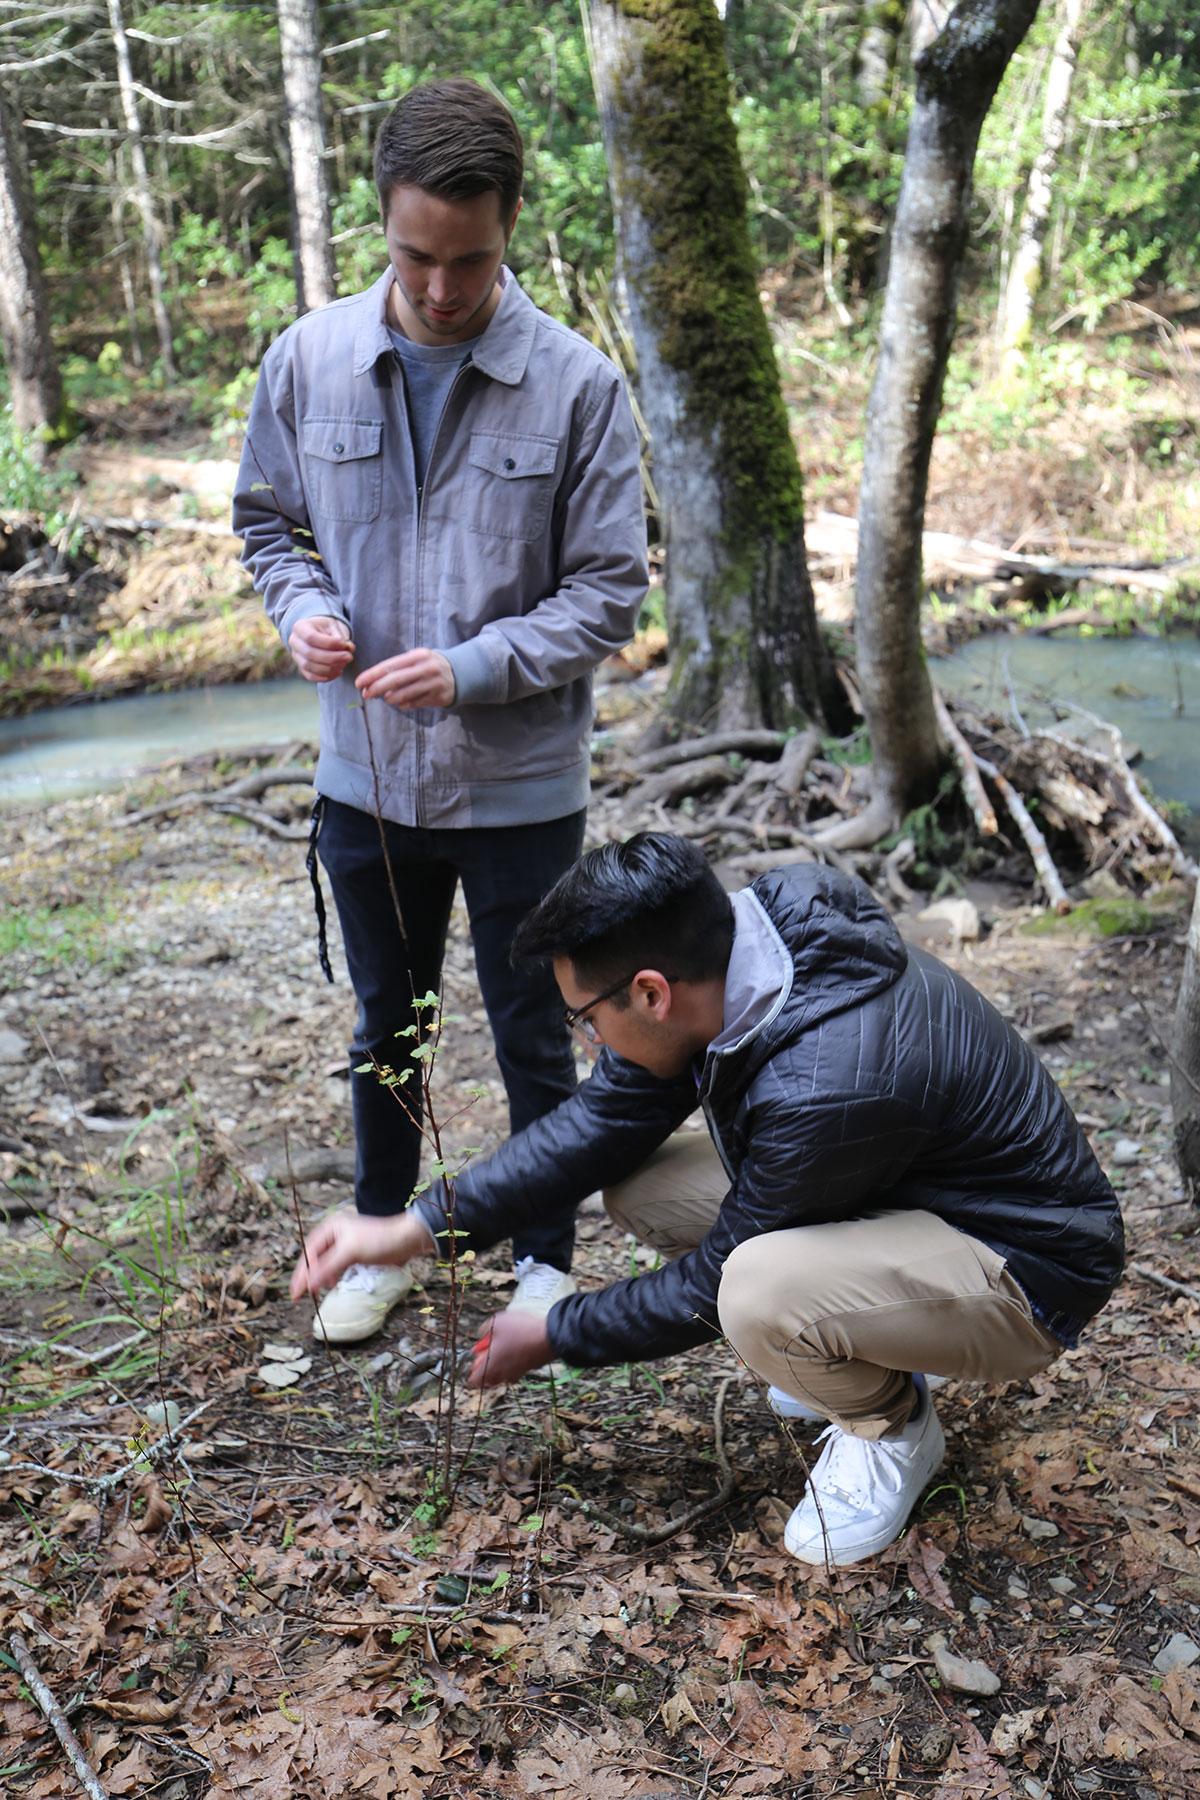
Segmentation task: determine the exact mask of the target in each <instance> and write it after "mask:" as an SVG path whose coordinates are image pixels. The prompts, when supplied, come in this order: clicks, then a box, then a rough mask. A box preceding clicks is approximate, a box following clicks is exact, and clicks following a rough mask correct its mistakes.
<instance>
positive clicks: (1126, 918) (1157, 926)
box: [1021, 894, 1174, 938]
mask: <svg viewBox="0 0 1200 1800" xmlns="http://www.w3.org/2000/svg"><path fill="white" fill-rule="evenodd" d="M1173 916H1174V907H1173V906H1171V905H1167V906H1164V905H1161V904H1159V905H1150V904H1148V903H1147V902H1146V901H1144V900H1132V899H1128V900H1127V899H1125V898H1124V896H1118V895H1115V894H1114V895H1108V894H1105V895H1101V896H1097V897H1096V898H1095V899H1092V900H1082V901H1081V902H1080V903H1079V905H1078V906H1077V907H1075V908H1074V909H1073V911H1071V912H1069V913H1061V914H1060V913H1052V912H1046V913H1039V914H1038V916H1037V918H1036V919H1027V920H1026V922H1025V923H1024V924H1023V925H1022V926H1021V930H1022V932H1023V933H1024V935H1025V936H1026V937H1062V936H1070V937H1096V938H1115V937H1148V936H1150V935H1151V934H1152V933H1153V932H1156V931H1162V930H1164V929H1165V927H1166V926H1167V925H1169V924H1170V923H1171V922H1172V919H1173Z"/></svg>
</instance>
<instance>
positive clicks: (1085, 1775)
mask: <svg viewBox="0 0 1200 1800" xmlns="http://www.w3.org/2000/svg"><path fill="white" fill-rule="evenodd" d="M1071 1779H1072V1781H1073V1782H1074V1783H1075V1791H1076V1793H1079V1794H1095V1793H1097V1792H1098V1791H1099V1789H1100V1788H1101V1787H1102V1786H1103V1785H1104V1784H1103V1780H1102V1778H1101V1776H1099V1775H1092V1774H1091V1773H1090V1772H1089V1771H1088V1770H1087V1769H1081V1770H1080V1771H1079V1773H1078V1774H1076V1773H1075V1772H1074V1770H1072V1772H1071Z"/></svg>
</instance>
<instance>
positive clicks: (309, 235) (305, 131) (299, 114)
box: [277, 0, 337, 313]
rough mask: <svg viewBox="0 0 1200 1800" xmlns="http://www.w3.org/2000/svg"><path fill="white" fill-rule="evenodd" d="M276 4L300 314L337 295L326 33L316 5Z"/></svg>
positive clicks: (309, 0)
mask: <svg viewBox="0 0 1200 1800" xmlns="http://www.w3.org/2000/svg"><path fill="white" fill-rule="evenodd" d="M277 4H278V7H279V55H280V60H281V62H282V64H283V96H284V102H285V105H286V108H287V126H288V153H289V158H290V162H291V173H292V205H293V212H294V217H295V223H296V243H295V258H296V310H297V312H302V313H304V312H311V311H312V310H313V308H314V307H318V306H328V305H329V302H330V301H331V300H332V299H333V298H334V297H335V295H336V293H337V286H336V281H335V274H334V266H333V246H332V244H331V242H330V239H331V238H332V236H333V222H332V217H331V214H330V210H329V178H328V175H327V172H326V167H325V125H324V120H323V118H322V114H321V30H320V21H319V19H318V17H317V0H277Z"/></svg>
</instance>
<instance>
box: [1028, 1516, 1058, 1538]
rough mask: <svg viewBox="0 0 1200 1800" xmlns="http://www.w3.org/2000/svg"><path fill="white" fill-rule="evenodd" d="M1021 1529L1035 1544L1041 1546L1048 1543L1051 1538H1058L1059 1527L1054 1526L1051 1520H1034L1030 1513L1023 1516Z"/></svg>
mask: <svg viewBox="0 0 1200 1800" xmlns="http://www.w3.org/2000/svg"><path fill="white" fill-rule="evenodd" d="M1021 1529H1022V1531H1023V1532H1024V1533H1025V1535H1026V1537H1030V1538H1032V1539H1033V1541H1034V1543H1035V1544H1040V1543H1042V1542H1045V1541H1048V1540H1049V1539H1050V1538H1056V1537H1057V1536H1058V1526H1057V1525H1054V1524H1052V1523H1051V1521H1050V1520H1049V1519H1035V1518H1032V1517H1031V1516H1030V1515H1029V1514H1028V1513H1024V1514H1022V1517H1021Z"/></svg>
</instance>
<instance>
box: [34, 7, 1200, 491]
mask: <svg viewBox="0 0 1200 1800" xmlns="http://www.w3.org/2000/svg"><path fill="white" fill-rule="evenodd" d="M724 10H725V34H726V43H727V48H728V55H729V62H730V67H731V72H732V78H733V90H734V114H735V118H736V123H737V129H738V141H739V145H740V148H741V152H742V157H743V161H744V164H745V168H746V173H747V178H748V181H749V186H750V226H751V231H752V234H753V241H754V245H755V250H756V254H757V256H758V259H759V262H760V264H761V266H762V268H763V270H764V272H765V271H770V279H769V283H768V285H769V286H770V288H771V290H772V291H773V292H775V293H777V294H780V295H782V296H784V297H785V298H786V299H787V300H790V301H791V303H792V304H793V305H794V306H795V307H796V308H797V309H798V310H800V311H801V312H802V314H803V315H804V317H805V318H806V319H808V320H812V319H813V318H814V316H816V315H821V314H828V324H829V326H830V333H829V335H830V336H831V337H832V338H833V339H834V340H835V342H834V345H833V347H832V348H833V353H834V354H835V355H836V356H838V357H839V358H840V357H841V356H843V355H845V356H855V355H857V356H862V355H864V354H865V353H866V352H867V346H868V345H869V343H870V336H869V327H870V321H871V315H872V309H873V307H874V306H875V305H876V302H877V297H878V294H879V291H880V288H881V283H882V277H883V273H884V270H885V267H886V260H887V227H888V221H889V219H890V217H891V214H892V211H893V208H894V204H895V199H896V195H897V192H898V187H899V178H900V169H901V164H902V157H903V148H904V140H905V132H906V127H907V122H908V112H909V107H910V96H911V90H912V82H911V74H910V69H909V50H910V40H909V36H908V33H907V30H906V21H905V19H904V16H903V8H902V7H900V6H899V5H889V4H887V3H886V0H885V3H882V4H876V3H875V0H866V3H864V4H861V5H849V4H846V5H840V4H834V5H820V6H818V5H815V4H812V5H809V4H805V3H803V0H801V3H800V4H798V5H786V4H783V0H758V3H751V4H746V3H745V0H729V4H728V5H727V6H726V8H725V9H724ZM317 11H318V13H319V19H320V30H321V36H322V48H321V52H320V54H321V78H322V92H323V97H324V112H325V126H326V131H327V137H328V158H327V174H328V182H329V188H330V194H331V202H332V216H333V227H334V231H333V251H334V256H335V259H336V291H337V292H339V293H350V292H353V291H355V290H356V289H358V288H360V287H362V286H363V285H365V284H366V283H367V282H368V281H369V280H370V279H371V278H372V277H373V276H374V275H375V274H376V273H377V271H378V268H379V262H380V247H379V240H378V236H377V229H376V227H377V214H378V203H377V199H376V195H375V191H374V187H373V184H372V181H371V175H370V156H371V143H372V139H373V134H374V131H375V129H376V127H377V125H378V123H379V120H380V117H381V115H382V113H383V112H384V111H385V110H386V108H387V106H388V105H389V102H390V99H391V98H392V97H394V96H395V95H396V94H398V93H399V92H401V91H402V90H403V89H404V88H405V87H407V86H409V85H410V84H411V83H413V82H414V81H418V80H420V79H422V78H426V77H430V76H433V75H438V74H445V73H447V72H463V73H468V74H470V75H472V76H474V77H476V78H477V79H479V80H482V81H484V82H486V83H488V84H490V85H492V86H494V87H495V89H496V90H497V91H498V92H499V93H500V94H502V95H503V96H504V98H505V100H506V101H507V102H508V103H509V104H510V106H511V107H512V108H513V110H514V112H515V114H516V116H517V118H518V120H519V122H520V124H521V127H522V130H523V132H524V134H525V138H526V142H527V144H528V145H529V149H530V154H529V162H528V179H527V187H526V192H527V202H526V210H525V214H524V217H523V219H522V222H521V227H520V230H519V233H518V236H517V238H516V240H515V243H514V246H513V260H514V264H515V266H516V268H517V271H518V273H519V274H520V275H521V278H522V280H523V281H524V282H525V283H526V285H527V286H528V288H529V290H530V292H531V293H532V294H533V295H534V297H535V298H536V299H537V301H538V303H539V304H541V305H543V306H545V307H547V308H548V309H549V310H550V311H552V312H554V313H556V314H557V315H558V316H560V317H562V318H563V319H565V320H566V321H567V322H569V323H571V324H573V325H577V326H579V327H581V328H582V329H584V330H585V331H586V330H595V329H596V326H595V324H594V311H595V308H596V305H597V301H598V298H599V296H600V295H601V294H602V293H603V291H604V289H605V287H606V285H607V283H608V282H609V281H610V280H611V277H612V272H613V257H614V247H613V234H612V214H611V206H610V202H609V195H608V185H607V176H606V166H605V158H604V152H603V147H602V143H601V138H600V132H599V127H598V120H597V114H596V104H595V100H594V97H593V93H592V85H591V79H590V76H589V72H588V63H587V56H586V50H585V44H584V35H583V25H582V21H581V14H580V9H579V8H578V6H576V5H574V4H572V3H570V0H543V3H541V4H530V3H526V0H506V4H505V5H503V6H502V7H501V6H497V5H495V4H494V3H493V0H442V3H440V4H437V5H426V4H424V3H423V0H410V3H408V4H405V5H404V6H400V7H396V6H371V5H363V4H358V3H350V0H346V3H341V0H332V3H328V0H323V3H322V4H321V5H320V6H319V8H318V9H317ZM1074 11H1075V14H1076V17H1077V19H1078V18H1079V15H1080V14H1083V17H1082V19H1081V21H1080V23H1079V25H1078V27H1077V36H1078V38H1079V54H1078V66H1077V73H1076V78H1075V85H1074V91H1073V93H1072V96H1071V100H1070V111H1069V117H1068V119H1067V123H1066V131H1065V135H1064V140H1063V143H1062V147H1061V150H1060V151H1059V152H1058V154H1057V157H1056V160H1055V166H1054V169H1053V173H1052V190H1053V191H1052V198H1051V209H1050V215H1049V219H1048V223H1047V228H1046V252H1045V269H1044V280H1043V283H1042V289H1041V293H1040V295H1039V300H1038V323H1037V330H1036V333H1035V337H1036V344H1037V361H1036V363H1035V365H1034V367H1033V369H1032V370H1031V372H1030V391H1031V393H1036V392H1039V391H1040V392H1043V393H1044V392H1045V391H1046V388H1047V386H1049V387H1051V388H1053V387H1057V386H1065V387H1070V386H1072V385H1086V382H1087V375H1086V368H1085V366H1081V362H1080V359H1079V357H1078V355H1077V354H1073V353H1072V345H1073V344H1074V343H1076V342H1077V340H1078V336H1079V328H1080V327H1085V328H1090V327H1094V326H1096V325H1097V324H1098V323H1099V322H1100V321H1101V320H1102V319H1104V317H1105V314H1106V311H1107V310H1108V309H1110V308H1112V307H1113V306H1114V304H1115V303H1117V302H1121V301H1125V300H1130V299H1136V298H1137V297H1138V295H1139V293H1141V292H1143V291H1145V290H1152V291H1161V290H1164V289H1174V290H1183V291H1186V290H1187V289H1188V288H1189V287H1191V286H1192V285H1194V284H1195V282H1196V281H1197V279H1198V278H1200V149H1198V148H1197V144H1198V138H1200V133H1198V129H1197V127H1198V124H1200V24H1197V22H1196V21H1195V20H1194V19H1192V18H1191V17H1189V15H1188V9H1186V8H1184V7H1181V6H1178V5H1172V4H1171V3H1170V0H1137V4H1135V5H1133V6H1128V7H1125V6H1122V7H1116V6H1105V5H1100V4H1095V0H1093V3H1092V4H1091V5H1090V6H1088V7H1087V9H1086V11H1085V9H1084V8H1083V7H1082V6H1081V5H1080V4H1079V3H1078V0H1075V6H1074ZM916 12H917V16H916V28H917V30H918V32H920V31H921V30H922V29H926V30H930V29H932V28H933V27H935V26H936V24H937V22H938V19H939V17H943V16H944V10H943V12H942V13H941V14H939V13H938V0H929V5H928V6H927V7H926V6H923V5H922V6H918V8H917V9H916ZM926 14H928V24H927V25H926V24H925V23H924V15H926ZM1061 23H1062V21H1061V18H1060V14H1059V9H1058V8H1056V7H1053V6H1049V7H1043V8H1042V9H1041V12H1040V15H1039V17H1038V19H1037V20H1036V21H1035V23H1034V26H1033V28H1032V30H1031V32H1030V33H1029V36H1028V38H1027V39H1026V41H1025V43H1024V44H1023V45H1022V47H1021V49H1020V50H1019V52H1018V54H1017V55H1016V57H1015V58H1014V59H1013V62H1012V64H1011V66H1010V67H1009V69H1008V71H1007V73H1006V75H1005V78H1004V80H1003V83H1002V85H1001V88H1000V92H999V94H998V96H997V99H996V101H995V104H994V106H993V107H992V110H991V113H990V115H989V117H988V118H987V120H986V122H985V125H984V129H983V137H982V142H981V146H980V152H979V160H978V166H977V171H976V178H975V193H974V201H973V208H972V216H971V249H970V258H969V265H968V271H967V282H966V287H965V300H966V311H967V316H968V321H969V325H970V328H971V331H972V334H973V335H974V336H976V337H983V336H984V335H985V334H987V333H988V331H989V328H990V326H991V324H992V322H993V320H994V317H995V314H996V310H997V305H998V301H999V296H1001V295H1002V293H1003V290H1004V285H1005V281H1006V277H1007V274H1008V271H1009V268H1010V266H1011V262H1012V258H1013V254H1014V250H1015V247H1016V241H1017V231H1018V226H1019V223H1020V202H1021V196H1022V194H1023V192H1024V187H1025V182H1026V179H1027V177H1028V173H1029V170H1030V168H1031V166H1032V164H1033V163H1034V160H1035V158H1036V157H1037V155H1038V152H1039V149H1040V148H1041V138H1042V130H1043V123H1042V95H1043V91H1044V88H1045V82H1046V76H1047V70H1048V66H1049V62H1050V58H1051V52H1052V49H1053V45H1054V42H1055V39H1056V36H1057V34H1058V32H1059V30H1060V28H1061ZM124 25H125V30H126V33H127V37H128V52H129V57H130V61H131V66H132V76H133V80H134V83H135V89H134V92H135V103H136V107H137V110H138V113H139V115H140V132H141V138H142V143H143V154H144V158H145V163H146V168H147V173H148V180H149V188H150V193H151V196H152V199H153V205H154V208H155V210H156V213H157V218H158V226H159V230H160V232H161V240H162V249H161V257H162V272H163V293H164V300H165V304H166V308H167V312H168V316H169V318H170V323H171V344H170V350H171V356H172V358H173V361H174V363H175V365H176V368H177V371H178V375H179V377H180V379H181V380H182V382H183V383H184V384H185V385H186V388H187V392H188V395H189V398H190V401H191V404H192V406H193V408H194V409H195V411H196V413H197V415H198V416H201V417H210V418H212V419H213V420H215V421H219V420H221V419H223V418H233V419H236V418H237V416H238V414H239V411H240V408H241V405H242V402H243V401H244V399H245V392H246V389H247V388H248V386H249V384H250V383H251V381H252V380H253V373H254V369H255V366H256V363H257V359H258V357H259V356H260V354H261V352H262V350H263V349H264V347H265V345H266V344H267V343H268V342H269V341H270V339H271V338H272V337H273V336H275V335H276V334H277V333H278V332H279V331H280V330H281V329H282V328H283V326H284V325H286V324H287V323H288V321H289V320H290V319H291V318H292V317H294V315H295V309H296V286H295V276H294V264H293V253H292V249H291V239H292V235H293V234H292V204H293V202H292V195H291V189H290V187H289V181H288V161H289V157H288V143H287V126H286V118H285V111H284V107H283V104H282V85H283V77H282V70H281V61H280V43H279V29H278V22H277V11H276V7H275V5H274V4H273V3H272V0H260V3H245V4H238V3H236V0H219V3H215V4H206V3H205V0H188V4H186V5H171V4H166V5H156V6H149V5H141V4H134V3H131V0H125V5H124ZM0 58H2V62H0V80H2V82H3V84H4V89H5V93H6V96H7V101H8V105H9V107H10V109H12V110H13V112H14V114H15V115H16V116H19V117H20V118H22V119H23V120H24V139H25V144H26V148H27V153H28V160H29V169H30V176H31V180H32V192H33V201H34V212H35V217H36V224H37V235H38V242H39V246H40V251H41V258H42V266H43V268H44V271H45V275H46V281H47V286H48V290H49V295H50V306H51V316H52V321H53V326H54V332H55V341H56V344H57V347H58V352H59V356H60V358H61V363H62V369H63V375H64V379H65V384H66V394H67V399H68V402H69V403H74V404H75V405H76V406H78V407H83V408H85V409H86V407H87V406H88V405H89V403H95V402H98V401H101V400H104V399H109V400H120V399H123V398H125V397H127V396H128V393H129V391H130V386H131V383H133V382H135V381H136V380H138V379H142V378H144V379H146V380H148V381H157V382H160V383H163V382H165V381H166V380H167V374H168V372H167V371H166V370H165V369H164V366H163V365H164V354H163V351H162V350H161V349H160V348H159V346H158V345H157V343H156V339H155V332H154V325H153V321H152V318H151V315H150V306H149V295H150V284H149V281H148V277H147V270H146V265H145V247H144V245H145V233H144V230H143V224H142V220H141V217H140V215H139V212H138V197H139V193H138V182H137V179H136V175H135V171H134V169H133V167H132V159H131V148H130V134H129V129H128V124H127V120H126V117H125V116H124V114H123V110H122V100H121V93H120V88H119V84H118V78H117V67H116V58H115V53H114V46H113V37H112V29H111V20H110V17H109V10H108V8H107V7H106V6H104V5H101V4H99V3H98V0H97V3H95V4H88V3H87V0H68V3H66V4H61V5H51V6H46V5H39V4H35V3H34V0H29V3H28V4H25V3H24V0H8V3H6V4H5V5H4V6H3V7H0ZM835 324H836V330H834V329H833V327H834V325H835ZM864 333H865V334H866V335H863V334H864ZM106 346H116V349H112V348H108V349H106ZM1167 435H1168V436H1169V435H1170V434H1167ZM1155 448H1156V451H1157V453H1158V454H1159V455H1162V456H1169V455H1171V454H1172V453H1173V449H1174V446H1173V445H1172V444H1169V443H1167V444H1160V445H1156V446H1155Z"/></svg>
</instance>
